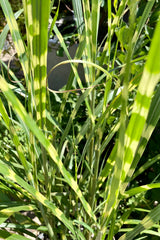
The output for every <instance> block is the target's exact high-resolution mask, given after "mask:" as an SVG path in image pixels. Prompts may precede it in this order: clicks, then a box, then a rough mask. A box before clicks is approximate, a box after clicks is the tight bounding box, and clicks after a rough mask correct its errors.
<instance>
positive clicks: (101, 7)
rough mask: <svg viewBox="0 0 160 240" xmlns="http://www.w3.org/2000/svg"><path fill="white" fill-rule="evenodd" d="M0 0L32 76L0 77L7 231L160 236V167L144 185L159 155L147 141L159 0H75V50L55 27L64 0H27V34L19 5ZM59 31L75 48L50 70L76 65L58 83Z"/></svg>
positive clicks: (158, 113) (159, 113)
mask: <svg viewBox="0 0 160 240" xmlns="http://www.w3.org/2000/svg"><path fill="white" fill-rule="evenodd" d="M64 2H65V4H67V3H66V2H68V1H64ZM0 3H1V7H2V9H3V12H4V14H5V17H6V20H7V23H8V25H6V26H5V28H4V29H3V31H2V33H1V35H0V50H2V47H3V44H4V41H5V38H6V36H7V33H8V30H9V29H10V32H11V35H12V38H13V42H14V44H15V48H16V51H17V55H18V58H19V61H20V63H21V66H22V70H23V73H24V81H23V82H21V81H20V80H19V79H17V77H16V76H15V74H14V73H13V72H12V71H11V70H10V71H8V74H9V75H10V76H11V79H14V81H9V80H8V79H7V78H8V77H7V75H5V74H4V72H3V71H2V72H1V75H0V90H1V93H0V117H1V118H0V189H1V194H0V238H3V239H15V238H16V239H29V238H30V237H33V238H35V239H36V238H37V239H39V236H38V234H39V233H43V237H44V239H45V235H46V237H48V238H49V239H54V240H56V239H57V240H58V239H63V240H64V239H75V240H77V239H78V240H80V239H81V240H84V239H86V240H91V239H95V240H104V239H108V240H112V239H120V240H122V239H127V240H128V239H141V237H142V238H143V237H147V238H148V237H149V236H150V235H152V236H153V239H154V237H159V236H160V234H159V229H160V226H159V220H160V206H159V203H158V201H159V199H158V198H153V199H151V197H148V196H147V194H149V191H157V189H159V187H160V183H159V175H158V172H155V174H153V175H152V176H151V175H148V178H147V181H145V182H142V185H141V179H143V177H142V175H143V174H144V176H145V174H146V173H147V171H149V170H150V168H151V167H154V164H158V161H159V150H157V149H156V147H155V146H154V144H153V142H152V141H153V138H152V140H151V141H149V140H150V138H151V135H152V133H153V131H154V129H155V127H156V125H157V123H158V121H159V118H160V109H159V108H160V104H159V101H160V100H159V94H160V93H159V92H160V86H159V79H160V43H159V35H160V19H159V8H158V6H159V3H158V2H156V1H154V0H151V1H148V2H146V1H143V0H142V1H127V0H123V1H114V3H112V1H111V0H108V1H107V2H105V1H98V0H92V1H85V0H82V1H80V0H72V5H73V10H74V14H75V19H76V21H75V24H76V28H77V33H76V37H77V39H78V42H79V46H78V48H77V51H76V54H75V57H74V59H72V58H71V56H70V54H69V51H68V48H67V45H66V44H65V39H66V38H65V36H64V35H63V32H60V31H59V29H58V28H57V26H56V25H55V22H56V19H57V18H58V13H59V12H60V9H61V5H59V3H57V1H55V4H57V5H55V6H57V8H53V7H54V5H53V4H54V1H52V2H50V0H47V1H46V0H30V1H27V0H23V8H24V19H25V31H24V32H26V39H25V40H26V41H24V38H23V37H21V31H20V30H19V27H18V24H17V21H16V18H18V17H19V14H20V13H21V11H20V12H18V13H15V16H14V14H13V10H12V8H11V6H10V4H9V1H8V0H0ZM52 5H53V6H52ZM53 9H54V12H55V16H54V17H53V18H52V17H51V16H50V13H51V14H52V10H53ZM49 18H50V20H49ZM49 21H50V26H51V29H49V30H48V23H49ZM103 21H104V25H103V31H102V30H101V25H100V24H101V23H102V22H103ZM105 29H106V32H105ZM154 29H155V31H154ZM52 30H53V31H54V34H55V35H56V36H57V38H58V39H59V43H60V45H61V48H62V49H63V51H64V53H65V54H66V56H67V57H68V60H67V61H64V62H61V63H60V64H58V65H57V66H53V68H52V71H54V69H55V68H57V67H59V66H60V65H62V64H68V63H69V64H70V65H71V73H70V76H69V79H68V82H67V84H66V86H65V87H64V88H63V89H61V91H59V92H56V91H52V90H51V89H49V88H48V86H47V84H46V83H47V51H48V35H49V36H51V32H52ZM24 32H23V31H22V35H23V34H24ZM74 34H75V33H73V35H74ZM72 39H74V37H73V38H72ZM101 41H102V42H101ZM102 47H103V50H102V51H101V48H102ZM146 59H147V60H146ZM78 64H82V66H83V69H84V77H85V82H84V81H82V79H80V77H79V75H78V72H77V66H78ZM1 65H2V66H3V68H6V69H7V66H6V65H5V63H3V62H2V61H1ZM64 77H65V76H64ZM157 127H158V125H157ZM147 144H148V146H149V144H151V150H149V153H148V154H147V152H146V151H147V150H146V151H145V149H148V148H147ZM155 145H156V144H155ZM154 147H155V148H154ZM156 175H157V176H156ZM148 190H149V191H148ZM147 191H148V193H147V194H146V192H147ZM148 199H150V202H149V200H148ZM153 203H154V204H153ZM154 205H156V207H154ZM35 219H36V221H35ZM37 219H38V220H37ZM16 233H17V234H16ZM15 234H16V235H15ZM141 235H142V236H141Z"/></svg>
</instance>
